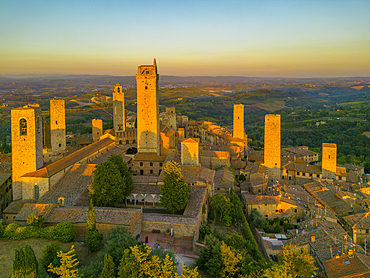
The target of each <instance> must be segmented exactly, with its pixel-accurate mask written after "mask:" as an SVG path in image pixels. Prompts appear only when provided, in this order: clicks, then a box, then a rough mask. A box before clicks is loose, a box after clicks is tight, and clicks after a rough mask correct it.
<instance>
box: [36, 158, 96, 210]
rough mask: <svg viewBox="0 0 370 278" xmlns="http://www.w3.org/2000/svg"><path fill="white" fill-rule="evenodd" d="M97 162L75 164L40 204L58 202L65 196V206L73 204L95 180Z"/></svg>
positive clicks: (41, 199) (43, 197) (39, 201)
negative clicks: (94, 172)
mask: <svg viewBox="0 0 370 278" xmlns="http://www.w3.org/2000/svg"><path fill="white" fill-rule="evenodd" d="M95 166H96V165H95V164H75V165H73V167H72V168H71V169H70V170H69V171H68V172H67V173H66V174H65V175H64V176H63V178H61V179H60V181H59V182H57V183H56V184H55V185H54V186H53V187H52V188H51V189H50V190H49V191H48V192H46V193H45V194H44V195H43V196H42V197H41V198H40V200H38V202H37V203H38V204H57V203H58V198H59V197H64V198H65V200H64V202H65V206H73V205H74V202H75V201H76V200H77V199H78V198H79V197H80V196H81V195H82V194H84V193H85V191H86V190H87V187H88V185H89V184H91V183H92V180H93V171H94V170H95Z"/></svg>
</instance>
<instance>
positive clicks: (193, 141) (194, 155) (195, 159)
mask: <svg viewBox="0 0 370 278" xmlns="http://www.w3.org/2000/svg"><path fill="white" fill-rule="evenodd" d="M181 164H182V165H199V138H188V139H184V140H183V141H181Z"/></svg>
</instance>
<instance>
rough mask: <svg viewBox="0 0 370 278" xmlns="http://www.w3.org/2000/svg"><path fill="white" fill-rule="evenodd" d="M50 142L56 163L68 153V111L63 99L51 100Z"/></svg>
mask: <svg viewBox="0 0 370 278" xmlns="http://www.w3.org/2000/svg"><path fill="white" fill-rule="evenodd" d="M50 140H51V151H52V155H53V157H56V158H55V159H53V161H55V160H56V159H59V158H61V157H63V155H64V154H65V152H66V111H65V103H64V100H63V99H53V100H50Z"/></svg>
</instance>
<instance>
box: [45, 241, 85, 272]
mask: <svg viewBox="0 0 370 278" xmlns="http://www.w3.org/2000/svg"><path fill="white" fill-rule="evenodd" d="M73 247H74V246H73V245H72V247H71V249H70V250H69V251H67V252H66V253H63V252H62V251H59V252H58V257H59V258H60V266H53V265H52V264H50V265H49V269H48V271H50V272H52V273H55V274H57V275H59V276H60V277H61V278H78V277H81V276H80V274H79V273H78V264H79V262H78V259H77V258H76V255H75V250H74V249H73Z"/></svg>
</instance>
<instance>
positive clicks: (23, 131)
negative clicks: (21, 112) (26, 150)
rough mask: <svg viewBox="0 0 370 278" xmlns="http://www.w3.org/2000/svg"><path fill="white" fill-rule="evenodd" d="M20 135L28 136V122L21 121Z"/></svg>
mask: <svg viewBox="0 0 370 278" xmlns="http://www.w3.org/2000/svg"><path fill="white" fill-rule="evenodd" d="M19 127H20V135H27V120H26V119H21V120H20V121H19Z"/></svg>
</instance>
